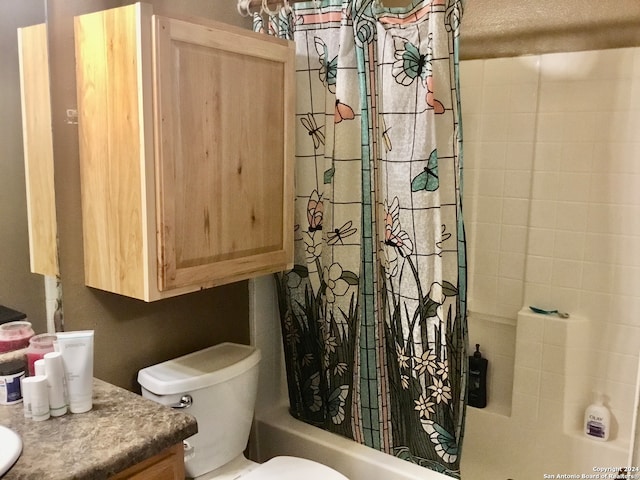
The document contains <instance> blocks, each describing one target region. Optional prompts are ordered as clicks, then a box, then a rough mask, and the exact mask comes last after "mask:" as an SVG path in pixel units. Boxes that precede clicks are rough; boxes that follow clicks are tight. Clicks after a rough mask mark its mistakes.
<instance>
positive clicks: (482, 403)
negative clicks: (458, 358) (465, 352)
mask: <svg viewBox="0 0 640 480" xmlns="http://www.w3.org/2000/svg"><path fill="white" fill-rule="evenodd" d="M488 366H489V361H488V360H487V359H486V358H482V353H480V344H479V343H476V351H475V352H474V353H473V356H471V357H469V385H468V394H469V396H468V401H467V403H468V405H469V406H471V407H476V408H484V407H486V406H487V368H488Z"/></svg>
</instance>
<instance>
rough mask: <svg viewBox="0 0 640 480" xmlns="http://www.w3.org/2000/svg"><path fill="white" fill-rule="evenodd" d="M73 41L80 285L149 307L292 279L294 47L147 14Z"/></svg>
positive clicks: (140, 10) (90, 18)
mask: <svg viewBox="0 0 640 480" xmlns="http://www.w3.org/2000/svg"><path fill="white" fill-rule="evenodd" d="M75 29H76V62H77V80H78V81H77V85H78V111H79V112H78V113H79V130H80V158H81V162H80V163H81V181H82V203H83V205H82V208H83V229H84V237H85V238H84V250H85V252H84V253H85V277H86V279H85V280H86V284H87V285H89V286H92V287H96V288H100V289H103V290H107V291H111V292H115V293H119V294H123V295H127V296H131V297H134V298H140V299H143V300H146V301H151V300H156V299H159V298H164V297H167V296H173V295H178V294H181V293H186V292H189V291H194V290H198V289H201V288H207V287H211V286H215V285H220V284H223V283H229V282H233V281H237V280H242V279H246V278H250V277H252V276H257V275H262V274H266V273H270V272H275V271H280V270H284V269H285V268H287V267H288V266H289V264H290V263H291V262H292V259H293V159H294V153H293V122H294V83H293V75H294V66H293V61H294V49H293V44H292V43H291V42H286V41H284V40H279V39H273V38H269V37H267V36H262V35H259V34H255V33H253V32H250V31H246V30H243V29H240V28H237V27H232V26H229V25H225V24H220V23H217V22H214V21H209V20H203V19H197V20H196V19H174V18H168V17H161V16H153V15H152V9H151V6H149V5H146V4H135V5H130V6H126V7H121V8H116V9H113V10H107V11H104V12H96V13H93V14H88V15H82V16H80V17H76V23H75Z"/></svg>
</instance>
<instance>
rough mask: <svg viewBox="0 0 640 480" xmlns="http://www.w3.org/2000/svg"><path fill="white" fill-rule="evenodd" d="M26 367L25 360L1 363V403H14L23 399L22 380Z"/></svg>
mask: <svg viewBox="0 0 640 480" xmlns="http://www.w3.org/2000/svg"><path fill="white" fill-rule="evenodd" d="M25 368H26V364H25V362H24V361H23V360H9V361H7V362H2V363H0V405H13V404H14V403H19V402H21V401H22V389H21V387H20V380H21V379H22V378H23V377H24V372H25Z"/></svg>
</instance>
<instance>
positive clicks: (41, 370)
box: [33, 358, 47, 376]
mask: <svg viewBox="0 0 640 480" xmlns="http://www.w3.org/2000/svg"><path fill="white" fill-rule="evenodd" d="M33 373H34V374H35V375H41V376H45V375H46V374H47V371H46V368H45V365H44V358H41V359H40V360H36V361H35V362H33Z"/></svg>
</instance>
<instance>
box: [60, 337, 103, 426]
mask: <svg viewBox="0 0 640 480" xmlns="http://www.w3.org/2000/svg"><path fill="white" fill-rule="evenodd" d="M56 335H57V337H58V338H57V340H56V341H55V343H54V345H55V348H56V351H58V352H60V353H61V354H62V363H63V365H64V370H65V377H66V380H67V392H68V394H69V410H70V411H71V413H84V412H88V411H89V410H91V408H93V330H80V331H77V332H58V333H56Z"/></svg>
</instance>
